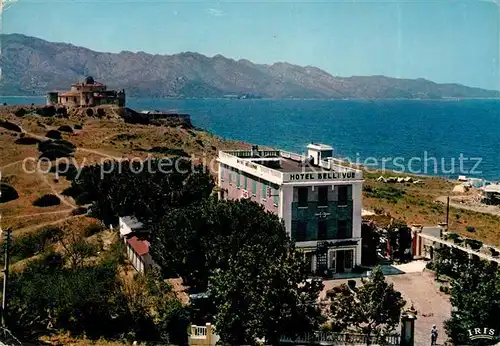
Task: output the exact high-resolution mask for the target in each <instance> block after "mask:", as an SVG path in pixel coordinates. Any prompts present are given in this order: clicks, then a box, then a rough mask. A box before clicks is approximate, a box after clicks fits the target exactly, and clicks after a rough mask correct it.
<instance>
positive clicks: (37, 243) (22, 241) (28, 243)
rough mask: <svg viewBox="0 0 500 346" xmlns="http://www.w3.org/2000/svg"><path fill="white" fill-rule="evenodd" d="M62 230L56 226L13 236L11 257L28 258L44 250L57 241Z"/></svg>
mask: <svg viewBox="0 0 500 346" xmlns="http://www.w3.org/2000/svg"><path fill="white" fill-rule="evenodd" d="M60 235H62V230H61V229H60V228H57V227H53V228H44V229H42V230H41V231H39V232H34V233H28V234H26V235H24V236H21V237H18V238H14V239H13V242H12V250H11V251H12V257H14V258H15V259H17V260H20V259H24V258H28V257H31V256H34V255H36V254H37V253H40V252H43V251H45V250H46V249H47V248H48V247H50V246H51V245H52V244H54V243H56V242H57V239H58V237H59V236H60Z"/></svg>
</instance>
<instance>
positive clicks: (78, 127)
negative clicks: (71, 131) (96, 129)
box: [74, 124, 83, 130]
mask: <svg viewBox="0 0 500 346" xmlns="http://www.w3.org/2000/svg"><path fill="white" fill-rule="evenodd" d="M74 127H75V130H81V129H82V128H83V125H79V124H77V125H75V126H74Z"/></svg>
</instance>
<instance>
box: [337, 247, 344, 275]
mask: <svg viewBox="0 0 500 346" xmlns="http://www.w3.org/2000/svg"><path fill="white" fill-rule="evenodd" d="M336 252H337V256H336V261H335V264H336V268H335V272H336V273H343V272H345V269H344V264H345V251H343V250H340V251H336Z"/></svg>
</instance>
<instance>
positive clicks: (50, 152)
mask: <svg viewBox="0 0 500 346" xmlns="http://www.w3.org/2000/svg"><path fill="white" fill-rule="evenodd" d="M75 149H76V146H75V145H74V144H73V143H71V142H68V141H65V140H62V139H61V140H46V141H43V142H40V143H39V144H38V150H39V151H40V158H42V157H44V158H47V159H49V160H51V161H53V160H55V159H57V158H61V157H72V156H73V154H74V151H75Z"/></svg>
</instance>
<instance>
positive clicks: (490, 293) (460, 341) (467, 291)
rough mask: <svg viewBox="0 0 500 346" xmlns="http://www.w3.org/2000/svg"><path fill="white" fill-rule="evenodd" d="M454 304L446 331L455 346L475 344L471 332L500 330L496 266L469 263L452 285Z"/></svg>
mask: <svg viewBox="0 0 500 346" xmlns="http://www.w3.org/2000/svg"><path fill="white" fill-rule="evenodd" d="M450 301H451V305H452V307H453V309H452V313H451V318H450V319H448V320H447V321H445V330H446V332H447V334H448V337H449V338H450V339H451V341H452V342H453V344H454V345H465V344H470V343H471V340H470V338H469V336H468V332H467V331H468V330H469V329H474V328H493V329H495V330H496V331H498V330H500V319H499V318H498V311H500V275H499V271H498V268H497V265H496V263H486V262H483V261H479V260H475V261H470V262H469V263H467V264H466V265H465V266H464V270H463V272H462V273H461V275H460V276H458V277H457V278H456V279H455V280H454V281H453V283H452V289H451V298H450ZM481 342H483V344H484V342H486V341H481ZM475 343H477V344H479V343H480V341H475Z"/></svg>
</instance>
